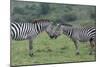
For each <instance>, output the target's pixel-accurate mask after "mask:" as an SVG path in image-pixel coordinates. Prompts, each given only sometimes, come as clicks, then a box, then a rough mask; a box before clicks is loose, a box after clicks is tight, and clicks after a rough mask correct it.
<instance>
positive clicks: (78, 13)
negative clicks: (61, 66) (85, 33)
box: [11, 0, 96, 25]
mask: <svg viewBox="0 0 100 67" xmlns="http://www.w3.org/2000/svg"><path fill="white" fill-rule="evenodd" d="M33 19H48V20H51V21H53V22H54V23H61V22H62V23H70V24H76V25H77V24H78V25H89V24H92V25H94V24H95V23H96V7H95V6H87V5H84V6H83V5H70V4H55V3H52V4H51V3H39V2H21V1H15V0H12V1H11V21H23V22H24V21H25V22H27V21H28V22H31V21H32V20H33Z"/></svg>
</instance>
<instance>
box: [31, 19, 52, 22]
mask: <svg viewBox="0 0 100 67" xmlns="http://www.w3.org/2000/svg"><path fill="white" fill-rule="evenodd" d="M32 22H33V23H47V22H50V20H47V19H34V20H33V21H32Z"/></svg>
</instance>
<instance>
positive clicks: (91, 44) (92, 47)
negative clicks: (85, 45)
mask: <svg viewBox="0 0 100 67" xmlns="http://www.w3.org/2000/svg"><path fill="white" fill-rule="evenodd" d="M94 49H95V42H94V41H93V40H90V53H89V55H92V54H93V51H94Z"/></svg>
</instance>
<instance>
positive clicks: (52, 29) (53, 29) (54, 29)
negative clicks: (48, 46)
mask: <svg viewBox="0 0 100 67" xmlns="http://www.w3.org/2000/svg"><path fill="white" fill-rule="evenodd" d="M60 26H61V25H59V24H57V25H53V24H51V25H49V26H48V29H47V33H48V35H49V37H50V38H51V39H53V38H55V39H56V38H57V37H58V36H60V35H61V28H60Z"/></svg>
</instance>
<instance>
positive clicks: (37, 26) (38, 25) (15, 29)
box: [11, 19, 54, 56]
mask: <svg viewBox="0 0 100 67" xmlns="http://www.w3.org/2000/svg"><path fill="white" fill-rule="evenodd" d="M53 27H54V26H53V25H52V22H50V21H49V20H44V19H42V20H34V21H33V23H17V22H15V23H11V39H13V40H29V55H30V56H32V55H33V53H32V48H33V46H32V39H35V38H36V37H37V35H38V34H40V33H41V32H43V31H46V32H47V33H48V35H49V37H50V38H54V37H53V36H52V35H53Z"/></svg>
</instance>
